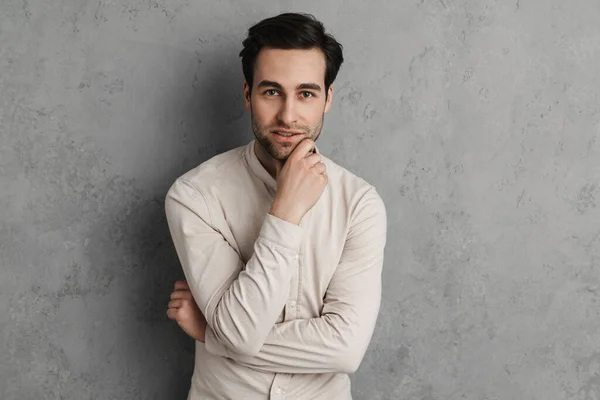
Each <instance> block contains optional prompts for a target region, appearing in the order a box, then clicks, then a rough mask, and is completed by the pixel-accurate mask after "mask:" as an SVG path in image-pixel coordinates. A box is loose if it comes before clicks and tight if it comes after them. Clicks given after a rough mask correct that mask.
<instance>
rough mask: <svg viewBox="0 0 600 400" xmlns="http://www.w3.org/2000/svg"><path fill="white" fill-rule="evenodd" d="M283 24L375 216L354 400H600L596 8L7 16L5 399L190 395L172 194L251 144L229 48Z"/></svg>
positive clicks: (351, 6) (226, 6)
mask: <svg viewBox="0 0 600 400" xmlns="http://www.w3.org/2000/svg"><path fill="white" fill-rule="evenodd" d="M288 10H295V11H308V12H312V13H314V14H315V15H316V16H317V17H318V18H319V19H321V20H322V21H323V22H324V23H325V24H326V26H327V27H328V29H329V31H331V32H332V33H333V34H334V35H335V36H336V37H337V38H338V40H340V41H341V42H342V43H343V44H344V45H345V56H346V60H347V61H346V63H345V64H344V66H343V68H342V70H341V72H340V75H339V77H338V80H337V81H336V83H335V86H334V87H335V90H336V92H335V97H334V105H333V107H332V110H331V112H330V114H329V115H328V116H327V118H326V124H325V129H324V133H323V135H322V136H321V139H320V140H319V146H320V149H321V150H322V152H323V153H324V154H325V155H327V156H329V157H330V158H332V159H333V160H334V161H336V162H338V163H340V164H341V165H343V166H345V167H346V168H348V169H350V170H351V171H353V172H355V173H357V174H358V175H360V176H362V177H364V178H365V179H366V180H368V181H369V182H370V183H372V184H373V185H375V186H376V187H377V188H378V190H379V192H380V193H381V195H382V197H383V198H384V200H385V202H386V204H387V208H388V213H389V238H388V247H387V251H386V262H385V276H384V290H385V291H384V300H383V305H382V310H381V314H380V317H379V320H378V325H377V329H376V332H375V334H374V338H373V341H372V343H371V346H370V348H369V351H368V354H367V355H366V357H365V359H364V361H363V363H362V366H361V368H360V370H359V371H358V372H357V374H355V375H354V377H353V387H354V395H355V397H356V398H357V399H422V400H439V399H457V400H459V399H460V400H463V399H474V400H475V399H477V400H484V399H490V400H491V399H540V400H542V399H577V400H597V399H600V329H599V328H600V320H599V318H600V315H599V312H600V311H599V310H600V308H599V304H598V300H599V299H600V274H599V272H600V200H599V199H600V158H599V157H600V124H599V121H600V114H599V104H600V102H599V100H600V99H599V94H598V93H599V89H600V74H599V71H600V2H598V1H597V0H574V1H570V2H567V1H563V0H517V1H492V0H455V1H452V0H414V1H396V2H393V1H380V2H370V1H346V2H338V1H336V2H333V1H331V2H320V1H310V2H307V1H302V2H300V1H298V2H294V1H280V2H267V1H263V2H259V1H241V0H237V1H209V0H202V1H200V0H198V1H190V0H173V1H165V2H158V1H156V2H154V1H141V0H131V1H130V0H118V1H111V0H100V1H94V2H89V1H88V2H86V1H82V0H53V1H49V0H48V1H42V0H20V1H19V0H2V2H1V3H0V138H1V147H0V188H1V189H0V219H1V224H0V399H2V400H15V399H19V400H29V399H32V400H33V399H185V396H186V393H187V390H188V387H189V378H190V375H191V372H192V367H193V365H192V364H193V358H192V349H193V342H192V341H191V339H188V338H186V336H185V335H184V334H183V333H181V332H180V331H179V329H178V327H176V326H174V325H175V324H174V323H172V322H171V321H169V320H168V319H167V318H166V314H165V311H166V305H167V302H168V295H169V293H170V291H171V287H172V284H173V281H174V280H175V279H178V278H181V277H182V273H181V270H180V267H179V264H178V262H177V259H176V256H175V252H174V250H173V247H172V244H171V241H170V237H169V235H168V232H167V227H166V223H165V217H164V212H163V199H164V195H165V193H166V190H167V188H168V187H169V186H170V184H171V183H172V182H173V180H174V179H175V178H176V177H177V176H179V175H181V174H182V173H183V172H185V171H187V170H188V169H190V168H192V167H193V166H195V165H197V164H198V163H200V162H202V161H204V160H206V159H208V158H209V157H211V156H212V155H214V154H216V153H219V152H222V151H225V150H228V149H231V148H233V147H235V146H239V145H242V144H245V143H246V142H247V141H248V140H250V139H251V137H252V136H251V131H250V125H249V118H248V115H247V114H246V113H245V111H244V109H243V107H242V97H241V88H242V74H241V66H240V62H239V59H238V57H237V53H238V51H239V50H240V43H241V40H242V39H243V37H244V35H245V32H246V29H247V28H248V27H249V26H250V25H251V24H252V23H254V22H256V21H258V20H260V19H262V18H264V17H267V16H271V15H274V14H277V13H279V12H282V11H288Z"/></svg>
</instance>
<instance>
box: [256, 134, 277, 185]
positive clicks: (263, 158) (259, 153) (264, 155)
mask: <svg viewBox="0 0 600 400" xmlns="http://www.w3.org/2000/svg"><path fill="white" fill-rule="evenodd" d="M254 154H256V158H258V161H260V163H261V164H262V166H263V167H264V168H265V169H266V170H267V172H268V173H269V175H271V176H272V177H273V179H275V180H277V174H278V172H279V171H281V168H283V164H284V163H283V161H279V160H276V159H274V158H273V157H272V156H271V155H270V154H269V153H268V152H267V151H266V150H265V149H264V147H262V146H261V144H260V143H259V142H258V141H255V142H254Z"/></svg>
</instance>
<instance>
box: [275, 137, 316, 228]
mask: <svg viewBox="0 0 600 400" xmlns="http://www.w3.org/2000/svg"><path fill="white" fill-rule="evenodd" d="M314 148H315V142H314V141H312V140H311V139H304V140H303V141H301V142H300V143H299V144H298V145H297V146H296V148H295V149H294V151H293V152H292V153H291V154H290V156H289V157H288V159H287V161H286V162H285V164H284V165H283V167H281V169H280V170H278V171H277V192H276V193H275V200H274V201H273V205H272V207H271V211H269V214H271V215H273V216H275V217H278V218H281V219H283V220H286V221H288V222H291V223H293V224H296V225H298V224H299V223H300V220H301V219H302V217H304V214H306V213H307V212H308V211H309V210H310V209H311V208H312V207H313V206H314V205H315V204H316V203H317V201H318V200H319V198H320V197H321V194H323V191H324V190H325V186H326V185H327V182H328V178H327V172H326V168H325V164H324V163H323V162H321V156H320V155H319V154H318V153H314V152H313V150H314Z"/></svg>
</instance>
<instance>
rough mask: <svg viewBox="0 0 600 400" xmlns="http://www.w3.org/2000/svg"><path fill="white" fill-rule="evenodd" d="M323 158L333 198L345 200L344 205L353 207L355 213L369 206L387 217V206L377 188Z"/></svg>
mask: <svg viewBox="0 0 600 400" xmlns="http://www.w3.org/2000/svg"><path fill="white" fill-rule="evenodd" d="M321 157H322V159H323V162H324V163H325V165H326V166H327V175H328V177H329V182H330V183H329V184H330V188H331V191H332V192H333V193H332V194H333V196H335V197H339V198H340V199H339V200H344V203H346V204H349V205H351V208H352V211H354V212H357V211H359V210H360V209H361V208H364V207H365V206H368V207H369V208H371V209H373V210H374V211H376V212H378V213H383V214H384V215H385V204H384V202H383V199H382V198H381V196H380V195H379V193H378V192H377V189H376V188H375V186H373V185H372V184H370V183H369V182H367V181H366V180H365V179H363V178H361V177H360V176H358V175H356V174H355V173H353V172H351V171H349V170H348V169H346V168H344V167H342V166H341V165H339V164H337V163H335V162H334V161H333V160H331V159H329V158H327V157H325V156H323V155H321ZM354 212H353V213H354Z"/></svg>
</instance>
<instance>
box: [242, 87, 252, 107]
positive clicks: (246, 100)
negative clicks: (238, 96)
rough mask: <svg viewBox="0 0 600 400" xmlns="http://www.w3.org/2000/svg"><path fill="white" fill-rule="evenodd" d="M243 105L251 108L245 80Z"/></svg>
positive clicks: (248, 90)
mask: <svg viewBox="0 0 600 400" xmlns="http://www.w3.org/2000/svg"><path fill="white" fill-rule="evenodd" d="M244 107H246V110H250V108H251V104H250V86H248V83H247V82H246V81H244Z"/></svg>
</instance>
